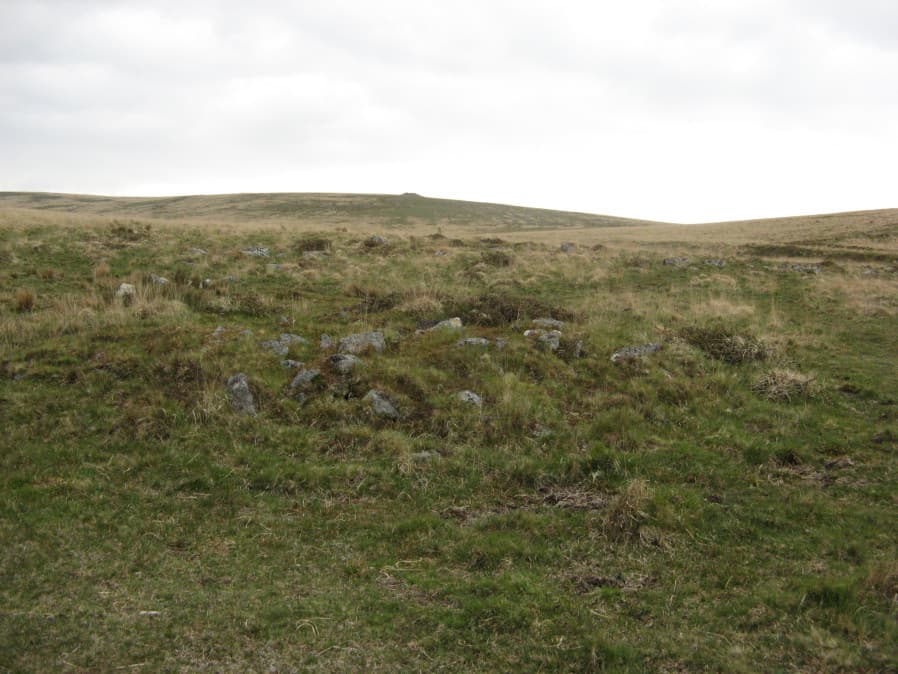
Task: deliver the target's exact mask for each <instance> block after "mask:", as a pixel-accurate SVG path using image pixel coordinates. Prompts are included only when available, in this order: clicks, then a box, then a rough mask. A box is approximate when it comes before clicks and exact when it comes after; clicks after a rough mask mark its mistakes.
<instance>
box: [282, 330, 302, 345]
mask: <svg viewBox="0 0 898 674" xmlns="http://www.w3.org/2000/svg"><path fill="white" fill-rule="evenodd" d="M280 341H281V343H283V344H308V340H306V338H305V337H301V336H299V335H294V334H291V333H289V332H285V333H283V334H282V335H281V336H280Z"/></svg>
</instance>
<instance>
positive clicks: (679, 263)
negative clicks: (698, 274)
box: [664, 257, 689, 267]
mask: <svg viewBox="0 0 898 674" xmlns="http://www.w3.org/2000/svg"><path fill="white" fill-rule="evenodd" d="M664 264H666V265H667V266H668V267H686V266H688V265H689V258H688V257H666V258H664Z"/></svg>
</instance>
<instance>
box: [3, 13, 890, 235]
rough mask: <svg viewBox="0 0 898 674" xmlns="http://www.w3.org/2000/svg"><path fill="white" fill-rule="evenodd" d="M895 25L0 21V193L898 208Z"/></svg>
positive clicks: (638, 211) (543, 18)
mask: <svg viewBox="0 0 898 674" xmlns="http://www.w3.org/2000/svg"><path fill="white" fill-rule="evenodd" d="M896 156H898V2H895V0H852V1H851V2H845V1H844V0H770V1H767V0H715V1H714V2H711V1H710V0H708V1H702V0H630V1H629V2H621V1H620V0H618V1H616V2H606V1H604V0H592V1H589V2H580V1H573V0H568V1H566V0H556V1H555V2H548V1H542V0H515V1H514V2H511V1H505V0H453V1H452V2H446V1H444V2H435V1H432V0H379V1H378V2H365V1H363V0H322V1H317V0H307V1H303V0H292V1H291V0H257V1H256V2H246V0H219V1H215V0H190V1H184V0H179V1H170V0H84V1H78V0H52V1H50V0H0V190H34V191H51V192H74V193H91V194H109V195H132V196H142V195H147V196H156V195H176V194H200V193H202V194H213V193H230V192H363V193H401V192H417V193H419V194H423V195H426V196H435V197H446V198H457V199H465V200H473V201H490V202H498V203H510V204H518V205H526V206H537V207H544V208H557V209H564V210H576V211H584V212H591V213H604V214H609V215H619V216H625V217H635V218H646V219H654V220H664V221H671V222H705V221H717V220H734V219H747V218H756V217H774V216H782V215H798V214H810V213H824V212H835V211H847V210H861V209H874V208H892V207H898V198H896V197H898V189H896V183H898V181H896V178H895V174H896V171H895V167H894V164H895V158H896Z"/></svg>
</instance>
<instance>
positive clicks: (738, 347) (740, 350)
mask: <svg viewBox="0 0 898 674" xmlns="http://www.w3.org/2000/svg"><path fill="white" fill-rule="evenodd" d="M680 337H681V338H682V339H683V340H685V341H686V342H687V343H689V344H691V345H692V346H694V347H696V348H698V349H701V350H702V351H704V352H705V353H707V354H708V355H709V356H711V357H712V358H715V359H717V360H721V361H723V362H725V363H729V364H731V365H738V364H740V363H747V362H750V361H755V360H764V359H765V358H766V357H767V355H768V348H767V346H766V345H765V344H764V342H762V341H761V340H760V339H758V338H757V337H754V336H752V335H747V334H738V333H736V332H735V331H733V330H732V329H730V328H728V327H725V326H722V325H714V326H705V327H702V326H690V327H686V328H683V329H682V330H681V331H680Z"/></svg>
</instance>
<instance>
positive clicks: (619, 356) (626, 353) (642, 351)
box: [611, 344, 661, 363]
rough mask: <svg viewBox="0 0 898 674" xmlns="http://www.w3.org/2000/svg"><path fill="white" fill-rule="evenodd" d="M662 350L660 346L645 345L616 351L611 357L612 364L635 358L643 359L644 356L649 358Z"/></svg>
mask: <svg viewBox="0 0 898 674" xmlns="http://www.w3.org/2000/svg"><path fill="white" fill-rule="evenodd" d="M660 350H661V345H660V344H643V345H641V346H626V347H624V348H623V349H620V350H618V351H615V352H614V353H613V354H612V355H611V362H612V363H620V362H622V361H626V360H632V359H634V358H641V357H642V356H647V355H649V354H650V353H655V352H656V351H660Z"/></svg>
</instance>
